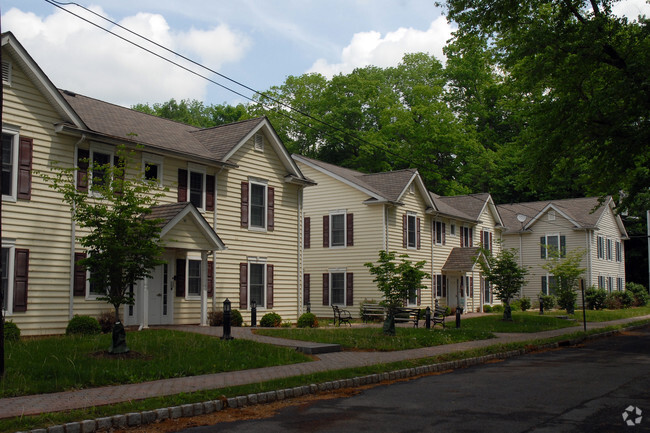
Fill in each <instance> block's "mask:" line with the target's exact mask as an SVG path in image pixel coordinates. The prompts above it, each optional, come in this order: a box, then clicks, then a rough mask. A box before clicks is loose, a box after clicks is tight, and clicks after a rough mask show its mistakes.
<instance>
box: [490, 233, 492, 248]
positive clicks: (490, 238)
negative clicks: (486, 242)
mask: <svg viewBox="0 0 650 433" xmlns="http://www.w3.org/2000/svg"><path fill="white" fill-rule="evenodd" d="M490 251H492V232H490Z"/></svg>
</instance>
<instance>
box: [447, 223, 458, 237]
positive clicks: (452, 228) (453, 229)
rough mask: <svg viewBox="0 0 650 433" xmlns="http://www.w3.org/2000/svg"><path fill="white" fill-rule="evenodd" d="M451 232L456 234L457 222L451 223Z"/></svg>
mask: <svg viewBox="0 0 650 433" xmlns="http://www.w3.org/2000/svg"><path fill="white" fill-rule="evenodd" d="M449 234H451V235H452V236H456V224H450V227H449Z"/></svg>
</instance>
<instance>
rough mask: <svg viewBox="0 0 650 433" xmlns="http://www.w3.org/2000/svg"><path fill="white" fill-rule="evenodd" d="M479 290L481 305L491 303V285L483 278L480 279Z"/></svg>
mask: <svg viewBox="0 0 650 433" xmlns="http://www.w3.org/2000/svg"><path fill="white" fill-rule="evenodd" d="M481 288H482V289H483V303H484V304H491V303H492V283H490V282H488V281H487V280H486V279H485V278H481Z"/></svg>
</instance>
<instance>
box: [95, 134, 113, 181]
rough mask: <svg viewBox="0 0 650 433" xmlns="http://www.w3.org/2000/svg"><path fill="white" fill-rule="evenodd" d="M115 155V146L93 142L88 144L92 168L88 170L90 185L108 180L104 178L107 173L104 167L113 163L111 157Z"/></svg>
mask: <svg viewBox="0 0 650 433" xmlns="http://www.w3.org/2000/svg"><path fill="white" fill-rule="evenodd" d="M114 156H115V148H113V147H110V146H105V145H101V144H96V143H93V144H91V145H90V163H91V165H92V167H91V168H92V170H91V172H90V183H91V185H104V184H105V182H107V181H108V182H110V180H109V179H106V176H107V175H108V173H106V168H107V167H111V166H112V165H113V158H114Z"/></svg>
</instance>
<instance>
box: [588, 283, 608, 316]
mask: <svg viewBox="0 0 650 433" xmlns="http://www.w3.org/2000/svg"><path fill="white" fill-rule="evenodd" d="M606 300H607V290H605V289H597V288H595V287H593V286H591V287H589V288H588V289H587V290H585V302H586V304H587V308H588V309H589V310H602V309H603V308H605V301H606Z"/></svg>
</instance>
